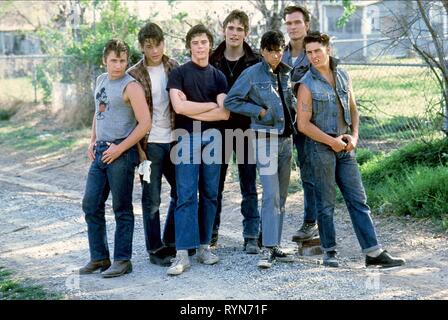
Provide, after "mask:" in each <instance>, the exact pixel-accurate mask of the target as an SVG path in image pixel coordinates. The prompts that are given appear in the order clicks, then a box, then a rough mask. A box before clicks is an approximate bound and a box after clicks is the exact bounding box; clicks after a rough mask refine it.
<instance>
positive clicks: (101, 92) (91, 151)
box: [79, 39, 151, 278]
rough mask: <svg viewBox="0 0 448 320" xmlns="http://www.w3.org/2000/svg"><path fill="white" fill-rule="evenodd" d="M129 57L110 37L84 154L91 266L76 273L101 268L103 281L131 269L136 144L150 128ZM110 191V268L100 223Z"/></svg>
mask: <svg viewBox="0 0 448 320" xmlns="http://www.w3.org/2000/svg"><path fill="white" fill-rule="evenodd" d="M128 58H129V47H128V45H127V44H126V43H124V42H123V41H120V40H116V39H113V40H110V41H109V42H108V43H107V44H106V47H105V48H104V53H103V63H104V64H105V66H106V70H107V73H103V74H102V75H100V76H99V77H98V78H97V80H96V89H95V93H94V98H95V115H94V117H93V123H92V134H91V139H90V145H89V148H88V151H87V155H88V157H89V159H90V160H91V161H92V164H91V165H90V170H89V173H88V176H87V185H86V190H85V194H84V198H83V201H82V208H83V211H84V213H85V219H86V222H87V233H88V238H89V248H90V262H89V263H88V264H87V265H86V266H85V267H83V268H81V269H80V270H79V273H80V274H89V273H93V272H95V271H97V270H101V271H102V275H103V277H104V278H111V277H118V276H121V275H123V274H125V273H129V272H131V271H132V264H131V256H132V236H133V231H134V213H133V208H132V190H133V185H134V169H135V166H136V165H137V164H138V152H137V148H136V147H135V144H136V143H137V142H138V141H139V140H140V139H141V138H142V137H143V136H144V135H145V133H146V132H148V130H149V129H150V127H151V117H150V115H149V111H148V105H147V103H146V100H145V93H144V91H143V88H142V87H141V85H140V84H138V83H137V82H136V81H135V79H134V78H132V77H131V76H130V75H128V74H126V73H125V71H126V67H127V65H128ZM109 193H112V207H113V210H114V213H115V222H116V228H115V247H114V263H113V264H112V266H111V265H110V257H109V256H110V255H109V249H108V245H107V235H106V220H105V202H106V200H107V198H108V197H109Z"/></svg>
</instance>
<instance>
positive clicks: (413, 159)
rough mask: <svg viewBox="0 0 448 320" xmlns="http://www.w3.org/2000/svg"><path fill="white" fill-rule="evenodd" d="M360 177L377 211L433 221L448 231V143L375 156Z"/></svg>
mask: <svg viewBox="0 0 448 320" xmlns="http://www.w3.org/2000/svg"><path fill="white" fill-rule="evenodd" d="M361 173H362V176H363V182H364V185H365V188H366V192H367V197H368V203H369V205H370V206H371V207H372V209H373V210H374V211H379V212H393V213H395V214H399V215H412V216H415V217H431V218H433V219H435V220H437V221H438V222H439V223H440V224H441V226H442V227H443V228H444V229H448V182H447V181H448V139H440V140H434V141H432V142H419V143H413V144H411V145H407V146H405V147H403V148H401V149H398V150H396V151H394V152H392V153H390V154H388V155H386V156H385V155H377V156H374V157H372V158H371V159H370V160H368V161H366V162H365V163H363V165H362V166H361Z"/></svg>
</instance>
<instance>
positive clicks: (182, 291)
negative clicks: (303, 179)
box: [0, 145, 448, 300]
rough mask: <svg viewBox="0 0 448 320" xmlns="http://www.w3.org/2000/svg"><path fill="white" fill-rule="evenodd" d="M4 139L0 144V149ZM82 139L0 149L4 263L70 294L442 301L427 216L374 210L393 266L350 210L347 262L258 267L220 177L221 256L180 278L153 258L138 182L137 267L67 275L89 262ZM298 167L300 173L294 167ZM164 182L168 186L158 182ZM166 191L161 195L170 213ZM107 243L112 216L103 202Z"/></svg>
mask: <svg viewBox="0 0 448 320" xmlns="http://www.w3.org/2000/svg"><path fill="white" fill-rule="evenodd" d="M3 147H4V146H2V149H4V148H3ZM84 148H85V146H84V145H81V146H78V147H77V149H75V150H73V151H72V152H70V153H65V154H62V153H61V154H58V153H55V154H53V155H40V156H32V155H30V154H29V153H28V154H26V153H17V152H15V151H13V150H5V151H7V152H2V154H1V155H0V203H1V204H2V207H1V209H0V265H2V266H5V267H7V268H10V269H13V270H16V271H17V274H18V276H19V278H28V279H32V280H34V281H36V282H37V283H40V284H42V285H44V286H45V287H46V288H48V289H50V290H55V291H59V292H62V293H63V294H64V295H65V297H66V298H67V299H132V300H134V299H250V300H252V299H336V300H340V299H447V298H448V268H447V266H448V248H447V245H446V244H447V239H448V236H447V235H446V234H440V233H436V232H435V230H434V226H433V225H432V224H431V223H430V222H428V221H422V220H419V221H416V220H414V219H411V218H409V219H408V218H398V217H382V216H375V217H374V220H375V224H376V227H377V231H378V233H379V235H380V241H381V242H382V243H383V244H384V246H385V247H386V248H387V249H388V250H389V251H390V252H392V253H394V254H397V255H400V256H402V257H404V258H405V259H407V260H408V263H407V265H406V266H405V267H401V268H395V269H391V270H386V271H384V270H376V269H366V268H365V267H364V258H363V256H362V254H361V252H360V248H359V245H358V243H357V241H356V238H355V236H354V232H353V230H352V226H351V223H350V220H349V217H348V213H347V212H346V210H345V209H344V208H343V207H341V208H339V209H338V210H337V213H336V218H335V221H336V226H337V227H336V231H337V235H338V243H339V245H340V247H339V250H340V256H341V257H342V262H343V265H342V267H341V268H338V269H332V268H326V267H323V266H322V265H320V259H321V256H314V257H299V256H297V261H296V262H294V263H278V264H276V265H274V267H272V268H271V269H269V270H259V269H257V267H256V263H257V261H258V256H256V255H255V256H254V255H246V254H245V253H244V251H242V235H241V232H242V226H241V214H240V212H239V202H240V199H241V198H240V194H239V187H238V184H237V183H236V182H235V181H232V180H231V179H229V183H227V184H226V190H225V194H224V204H223V216H222V227H221V236H220V246H219V247H218V249H217V250H216V252H217V254H218V255H219V256H220V258H221V261H220V262H219V263H218V264H217V265H214V266H204V265H200V264H198V263H197V262H196V261H195V259H193V260H192V261H193V265H192V268H191V269H189V270H188V271H187V272H185V273H184V274H182V275H180V276H178V277H169V276H167V275H166V268H162V267H158V266H155V265H151V264H149V262H148V257H147V254H146V251H145V246H144V238H143V225H142V217H141V206H140V203H139V202H140V201H139V199H140V194H141V189H140V186H139V184H138V183H137V180H136V187H135V194H134V205H135V206H134V208H135V215H136V219H135V222H136V223H135V234H134V247H133V251H134V252H133V260H132V262H133V266H134V272H132V273H131V274H129V275H126V276H123V277H120V278H114V279H103V278H101V277H100V276H99V275H98V274H94V275H89V276H83V277H79V276H77V275H75V274H73V273H72V271H73V270H74V269H77V268H79V267H80V266H82V265H83V264H84V263H85V262H86V261H87V260H88V257H89V256H88V244H87V234H86V230H87V228H86V224H85V222H84V218H83V214H82V211H81V198H82V193H83V189H84V183H85V176H86V172H87V169H88V162H87V160H86V159H85V158H84V156H83V151H84ZM294 174H297V173H294ZM164 188H166V185H164ZM167 194H168V192H167V190H165V192H164V195H163V198H162V203H163V206H162V212H165V210H166V204H167V203H168V201H167V200H168V199H167V197H166V196H167ZM302 200H303V194H302V192H297V193H295V194H293V195H291V196H290V197H289V198H288V202H287V208H286V209H287V214H286V216H285V221H284V231H283V240H282V244H283V247H285V248H287V249H288V250H290V251H294V250H296V247H295V244H294V243H292V242H291V241H290V238H291V235H292V234H293V232H294V231H295V229H296V228H297V227H298V226H299V224H300V220H301V212H302V211H303V204H302ZM106 215H107V226H108V236H109V244H110V248H113V230H114V227H115V225H114V221H113V213H112V211H111V206H110V202H108V206H107V213H106Z"/></svg>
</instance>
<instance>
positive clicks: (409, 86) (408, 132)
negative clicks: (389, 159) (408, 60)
mask: <svg viewBox="0 0 448 320" xmlns="http://www.w3.org/2000/svg"><path fill="white" fill-rule="evenodd" d="M343 68H345V69H346V70H347V71H348V72H349V74H350V75H351V78H352V81H353V89H354V93H355V98H356V101H357V104H358V106H359V110H360V114H361V126H360V143H359V146H360V147H365V148H369V149H374V150H382V151H387V150H390V149H396V148H398V147H399V146H400V145H402V144H404V143H407V142H409V141H411V140H415V139H419V138H424V137H428V136H430V135H434V134H440V130H441V129H442V122H443V104H442V95H441V92H440V87H439V85H438V83H437V80H436V78H435V76H434V74H433V73H432V72H431V70H430V68H428V67H427V66H426V65H422V64H378V63H377V64H374V63H344V64H343Z"/></svg>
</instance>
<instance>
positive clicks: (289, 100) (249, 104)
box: [224, 31, 296, 268]
mask: <svg viewBox="0 0 448 320" xmlns="http://www.w3.org/2000/svg"><path fill="white" fill-rule="evenodd" d="M284 47H285V39H284V37H283V34H282V33H281V32H280V31H268V32H266V33H265V34H264V35H263V37H262V38H261V46H260V49H261V55H262V56H263V61H262V62H259V63H257V64H256V65H254V66H252V67H249V68H248V69H246V70H245V71H244V72H243V73H242V74H241V76H240V77H239V78H238V80H237V81H236V82H235V84H234V85H233V87H232V89H231V90H230V91H229V93H228V96H227V97H226V99H225V102H224V104H225V107H226V108H227V109H229V110H230V111H232V112H236V113H240V114H243V115H246V116H248V117H250V118H251V124H250V127H251V129H252V130H254V131H255V133H256V137H257V139H256V146H255V157H256V162H257V169H258V171H259V174H260V180H261V184H262V186H263V195H262V206H261V221H262V222H261V227H262V232H263V237H262V238H263V239H262V241H263V246H264V247H266V248H267V249H268V250H267V251H266V252H265V255H264V256H263V257H262V259H261V260H260V261H259V263H258V266H259V267H261V268H269V267H271V266H272V263H274V262H275V261H276V260H279V261H292V259H291V256H288V255H287V254H285V253H284V252H283V251H282V250H281V249H280V247H279V246H280V240H281V235H282V227H283V212H281V210H280V208H281V207H282V206H284V204H285V202H286V197H287V195H288V185H289V177H290V173H291V155H292V153H291V149H292V138H291V136H292V134H293V133H294V131H295V130H296V128H295V125H294V119H295V110H294V108H295V101H296V100H295V98H294V96H293V95H292V91H291V88H290V71H291V68H290V67H289V66H287V65H286V64H284V63H282V62H281V59H282V55H283V50H284Z"/></svg>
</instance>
